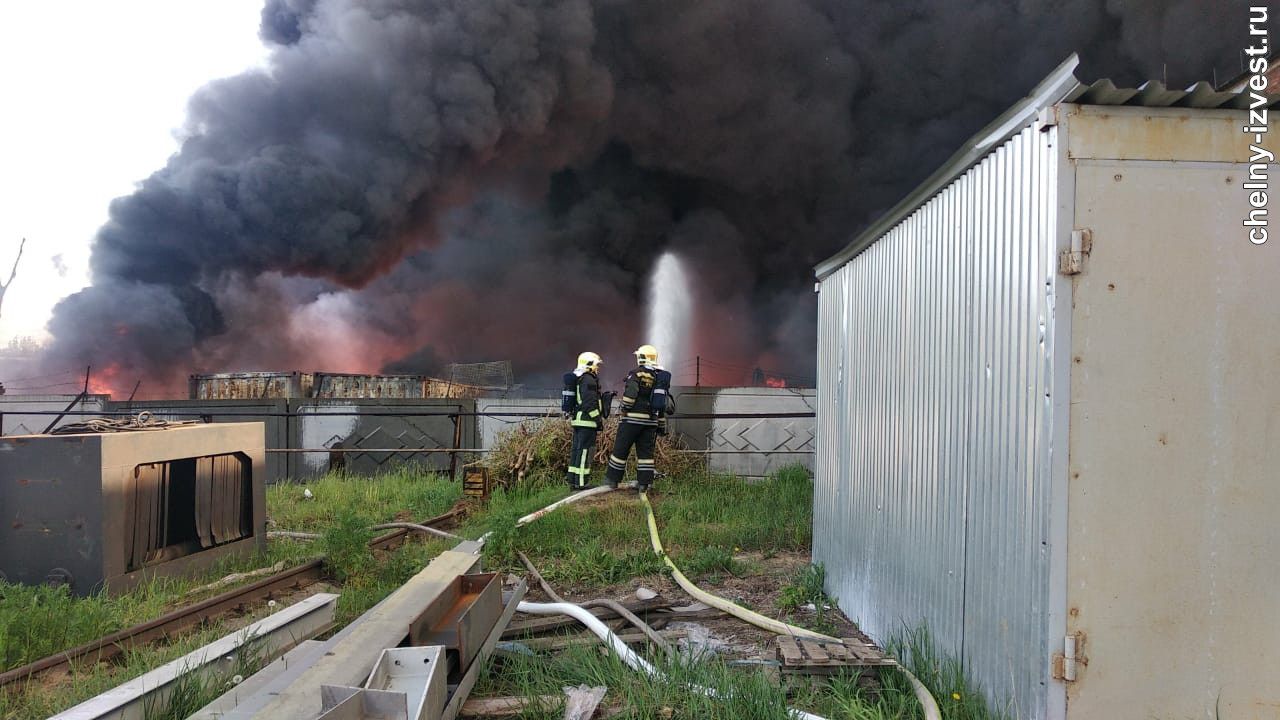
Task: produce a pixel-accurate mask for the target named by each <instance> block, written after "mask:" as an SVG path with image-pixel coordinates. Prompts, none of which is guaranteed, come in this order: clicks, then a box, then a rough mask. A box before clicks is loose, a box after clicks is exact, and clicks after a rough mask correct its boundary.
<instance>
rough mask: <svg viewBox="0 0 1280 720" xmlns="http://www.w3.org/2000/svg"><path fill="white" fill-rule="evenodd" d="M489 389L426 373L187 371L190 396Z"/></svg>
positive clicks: (443, 393) (475, 392)
mask: <svg viewBox="0 0 1280 720" xmlns="http://www.w3.org/2000/svg"><path fill="white" fill-rule="evenodd" d="M488 392H489V390H488V389H487V388H482V387H477V386H474V385H465V384H461V383H455V382H450V381H448V380H441V379H439V378H433V377H430V376H427V375H364V374H359V373H322V372H296V371H295V372H246V373H216V374H212V375H192V376H191V378H190V381H189V393H188V395H189V397H190V399H192V400H261V399H283V400H297V399H306V398H321V399H359V398H368V399H383V398H385V399H392V400H405V399H415V398H477V397H483V396H484V395H485V394H486V393H488Z"/></svg>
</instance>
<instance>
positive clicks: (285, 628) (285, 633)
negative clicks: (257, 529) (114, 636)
mask: <svg viewBox="0 0 1280 720" xmlns="http://www.w3.org/2000/svg"><path fill="white" fill-rule="evenodd" d="M337 607H338V596H337V595H334V594H331V593H317V594H315V595H312V596H311V597H309V598H307V599H305V600H303V601H302V602H299V603H297V604H295V605H290V606H289V607H287V608H285V609H284V610H281V611H280V612H277V613H275V614H273V615H270V616H269V617H266V618H263V619H262V620H259V621H258V622H255V623H253V624H252V625H250V626H249V627H247V628H245V629H243V630H238V631H236V632H235V633H232V634H231V635H227V636H226V637H223V638H221V639H219V640H215V641H213V642H212V643H210V644H208V645H205V646H204V647H202V648H200V649H198V650H195V651H192V652H190V653H187V654H186V655H184V656H182V657H180V658H178V659H177V660H174V661H173V662H170V663H167V664H165V665H162V666H160V667H158V668H156V669H155V670H152V671H151V672H149V673H146V674H145V675H142V676H141V677H137V678H134V679H133V680H130V681H129V682H127V683H125V684H123V685H120V686H118V687H116V688H113V689H111V690H108V691H107V692H105V693H103V694H101V695H99V696H97V697H94V698H90V699H89V700H86V701H85V702H83V703H80V704H79V705H76V706H75V707H73V708H71V709H69V710H66V711H64V712H61V713H59V714H57V715H54V716H53V717H52V718H50V720H107V719H110V720H145V717H146V716H148V715H154V714H155V713H157V712H159V711H161V710H163V708H164V707H165V705H166V703H167V702H168V697H169V694H170V692H172V689H173V684H174V682H175V681H177V680H178V679H179V678H181V677H182V676H184V675H189V674H192V673H194V674H196V675H197V676H199V675H204V674H207V673H211V672H213V671H215V670H216V669H217V666H218V663H219V661H220V660H222V658H224V657H227V656H228V655H232V654H234V653H235V652H236V651H237V650H239V649H240V648H242V647H244V646H245V645H246V644H249V643H251V642H252V643H254V644H255V648H254V649H255V652H258V653H259V654H261V655H262V656H263V657H269V658H275V657H278V656H279V655H281V654H282V653H284V652H286V651H288V650H289V649H291V648H293V647H294V646H296V645H297V644H298V643H300V642H302V641H303V640H308V639H310V638H312V637H315V636H316V635H318V634H319V633H321V632H324V631H325V630H327V629H328V628H330V627H332V626H333V621H334V615H335V612H336V610H337ZM281 717H285V716H281Z"/></svg>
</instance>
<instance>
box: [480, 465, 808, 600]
mask: <svg viewBox="0 0 1280 720" xmlns="http://www.w3.org/2000/svg"><path fill="white" fill-rule="evenodd" d="M566 494H567V491H566V490H564V489H561V488H557V487H546V488H542V489H536V490H516V491H513V492H512V493H499V494H497V495H495V497H494V499H493V501H492V503H491V506H490V511H489V513H487V515H486V516H485V517H484V518H483V519H480V520H477V521H476V525H475V526H474V529H471V528H469V530H471V532H470V533H469V534H470V536H473V537H474V536H478V535H479V533H480V532H483V531H485V530H489V529H492V530H493V531H494V534H493V535H492V536H490V539H489V542H488V543H487V544H486V547H485V558H486V562H488V563H489V564H490V565H496V566H497V567H501V568H504V569H511V570H517V569H520V568H521V567H522V566H521V565H520V561H519V560H518V558H517V557H516V554H515V553H516V551H517V550H523V551H524V552H525V553H527V554H528V555H529V557H530V558H532V559H533V561H534V563H535V564H537V566H538V569H539V570H541V571H542V573H543V575H545V576H546V578H547V580H548V581H549V582H551V583H552V584H553V585H554V584H557V583H563V584H570V585H597V586H598V585H609V584H613V583H616V582H621V581H624V580H627V579H629V578H633V577H640V576H645V575H656V574H662V573H664V572H666V569H665V566H664V565H663V563H662V560H661V558H659V557H658V556H657V555H656V554H654V552H653V549H652V547H651V546H650V544H649V530H648V525H647V524H646V521H645V515H644V506H643V505H641V504H640V503H639V501H638V500H632V501H629V502H611V503H608V504H604V505H599V504H594V503H591V502H587V503H585V504H583V505H569V506H566V507H565V508H564V509H563V510H561V511H559V512H555V513H551V514H549V515H546V516H544V517H543V518H541V519H540V520H538V521H537V522H535V523H531V524H529V525H526V526H524V527H522V528H516V527H515V526H514V525H515V523H514V520H515V519H516V518H518V517H520V516H521V515H523V514H526V513H528V512H531V511H533V510H536V509H538V508H541V507H544V506H546V505H547V504H549V503H551V502H553V501H555V500H556V499H558V498H560V497H563V496H565V495H566ZM651 501H652V503H653V506H654V513H655V515H656V517H657V521H658V526H659V532H660V533H661V535H662V541H663V545H664V547H665V549H666V551H667V553H668V554H669V555H670V556H671V558H672V560H674V561H675V562H676V564H677V565H679V566H680V568H681V570H683V571H684V572H685V573H686V574H688V575H689V576H690V577H693V578H706V577H716V576H719V575H721V574H726V573H727V574H731V575H740V574H742V573H743V572H745V571H746V570H748V568H747V567H746V566H745V565H744V564H743V563H742V562H741V561H739V560H736V559H735V557H734V556H735V555H737V554H740V553H743V552H760V553H762V554H764V555H766V556H768V555H769V554H771V553H776V552H778V551H804V550H807V549H808V547H809V541H810V536H811V529H812V514H811V513H812V504H813V482H812V481H811V480H810V479H809V475H808V473H807V472H806V471H805V470H804V469H803V468H788V469H785V470H782V471H780V472H778V473H777V474H776V475H774V476H773V477H770V478H768V479H767V480H764V481H762V482H759V483H746V482H743V481H742V480H741V479H739V478H735V477H732V476H722V475H706V474H697V475H693V476H690V477H684V478H677V479H671V478H669V479H667V480H664V481H663V482H662V483H661V484H660V485H659V487H658V492H657V493H656V494H654V495H653V496H651Z"/></svg>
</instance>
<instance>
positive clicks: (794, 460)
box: [670, 387, 815, 478]
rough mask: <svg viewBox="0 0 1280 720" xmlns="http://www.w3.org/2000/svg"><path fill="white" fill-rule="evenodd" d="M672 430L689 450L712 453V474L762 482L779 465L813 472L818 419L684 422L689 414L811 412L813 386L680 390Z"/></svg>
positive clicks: (744, 419) (696, 420)
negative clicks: (730, 474) (799, 466)
mask: <svg viewBox="0 0 1280 720" xmlns="http://www.w3.org/2000/svg"><path fill="white" fill-rule="evenodd" d="M672 394H673V396H674V397H675V399H676V406H677V407H676V410H677V414H676V415H675V416H674V417H673V418H672V420H671V423H670V427H671V430H672V432H675V433H679V434H680V435H681V437H682V438H683V439H684V441H685V443H686V444H687V445H688V446H689V448H691V449H694V450H709V451H711V452H709V453H708V456H707V457H708V465H709V467H710V468H711V470H712V471H713V472H723V473H732V474H734V475H738V476H741V477H749V478H761V477H766V476H768V475H770V474H771V473H773V472H775V471H777V470H778V469H779V468H781V467H785V466H788V465H797V464H798V465H803V466H804V467H805V468H806V469H808V470H809V471H810V472H812V471H813V457H814V456H813V450H814V429H815V420H814V418H812V417H806V418H725V419H713V420H712V419H684V418H683V416H684V415H689V414H726V415H732V414H765V413H779V414H784V413H812V412H814V407H815V402H814V391H813V390H812V389H810V388H754V387H744V388H676V389H675V390H674V392H673V393H672Z"/></svg>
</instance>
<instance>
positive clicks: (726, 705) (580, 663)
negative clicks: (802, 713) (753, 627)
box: [474, 647, 814, 720]
mask: <svg viewBox="0 0 1280 720" xmlns="http://www.w3.org/2000/svg"><path fill="white" fill-rule="evenodd" d="M655 657H656V656H655ZM490 663H491V664H490V667H489V669H488V671H487V672H486V673H485V674H484V675H483V676H482V679H481V680H480V682H479V683H478V685H477V687H476V690H475V693H474V694H475V695H476V696H477V697H480V696H498V695H514V696H523V697H529V696H534V695H561V694H562V692H563V691H562V690H561V688H563V687H565V686H574V685H579V684H586V685H590V686H593V687H594V686H601V685H603V686H605V687H607V688H608V689H609V693H608V695H606V696H605V701H604V703H602V706H606V707H618V706H621V707H623V708H625V710H624V711H623V712H622V714H620V715H617V716H615V717H618V718H622V719H629V720H641V719H643V720H650V719H652V718H661V717H671V718H675V719H681V718H689V719H692V718H699V719H702V718H723V719H724V720H729V719H730V718H732V719H734V720H773V719H775V718H778V719H781V718H786V717H787V710H786V705H787V700H786V696H785V694H784V693H783V692H781V691H780V690H779V689H778V688H777V687H775V686H774V685H772V684H771V683H770V682H769V680H768V679H766V678H765V676H764V675H763V674H762V673H759V672H744V671H742V670H737V669H733V668H730V667H728V666H726V665H724V664H723V663H721V662H718V661H715V660H702V661H697V662H685V661H679V660H676V661H671V660H655V661H654V664H655V666H656V667H657V668H658V669H659V670H660V671H661V672H662V673H663V674H664V675H665V676H666V678H667V680H666V681H665V682H660V681H656V680H654V679H652V678H649V677H647V676H645V675H643V674H641V673H639V672H636V671H635V670H632V669H630V668H628V667H627V666H626V665H624V664H623V663H622V662H621V661H620V660H618V659H617V658H616V657H615V656H614V655H612V654H609V655H607V656H606V655H602V654H601V653H600V652H599V651H598V649H597V648H595V647H577V648H570V649H568V650H566V651H564V652H562V653H559V654H554V655H553V654H539V655H535V656H523V655H504V656H494V658H492V659H491V660H490ZM690 685H698V686H702V687H705V688H711V689H713V690H714V691H715V692H716V694H717V695H718V697H713V696H709V695H707V694H704V693H699V692H697V691H693V690H690V688H689V686H690ZM813 694H814V693H813V691H812V690H808V691H806V693H805V695H806V697H812V696H813ZM668 713H670V714H669V715H668ZM562 716H563V709H562V708H560V707H555V708H548V709H533V710H528V711H526V712H525V713H524V714H523V715H521V717H523V718H527V719H530V720H553V719H557V718H560V717H562Z"/></svg>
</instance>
